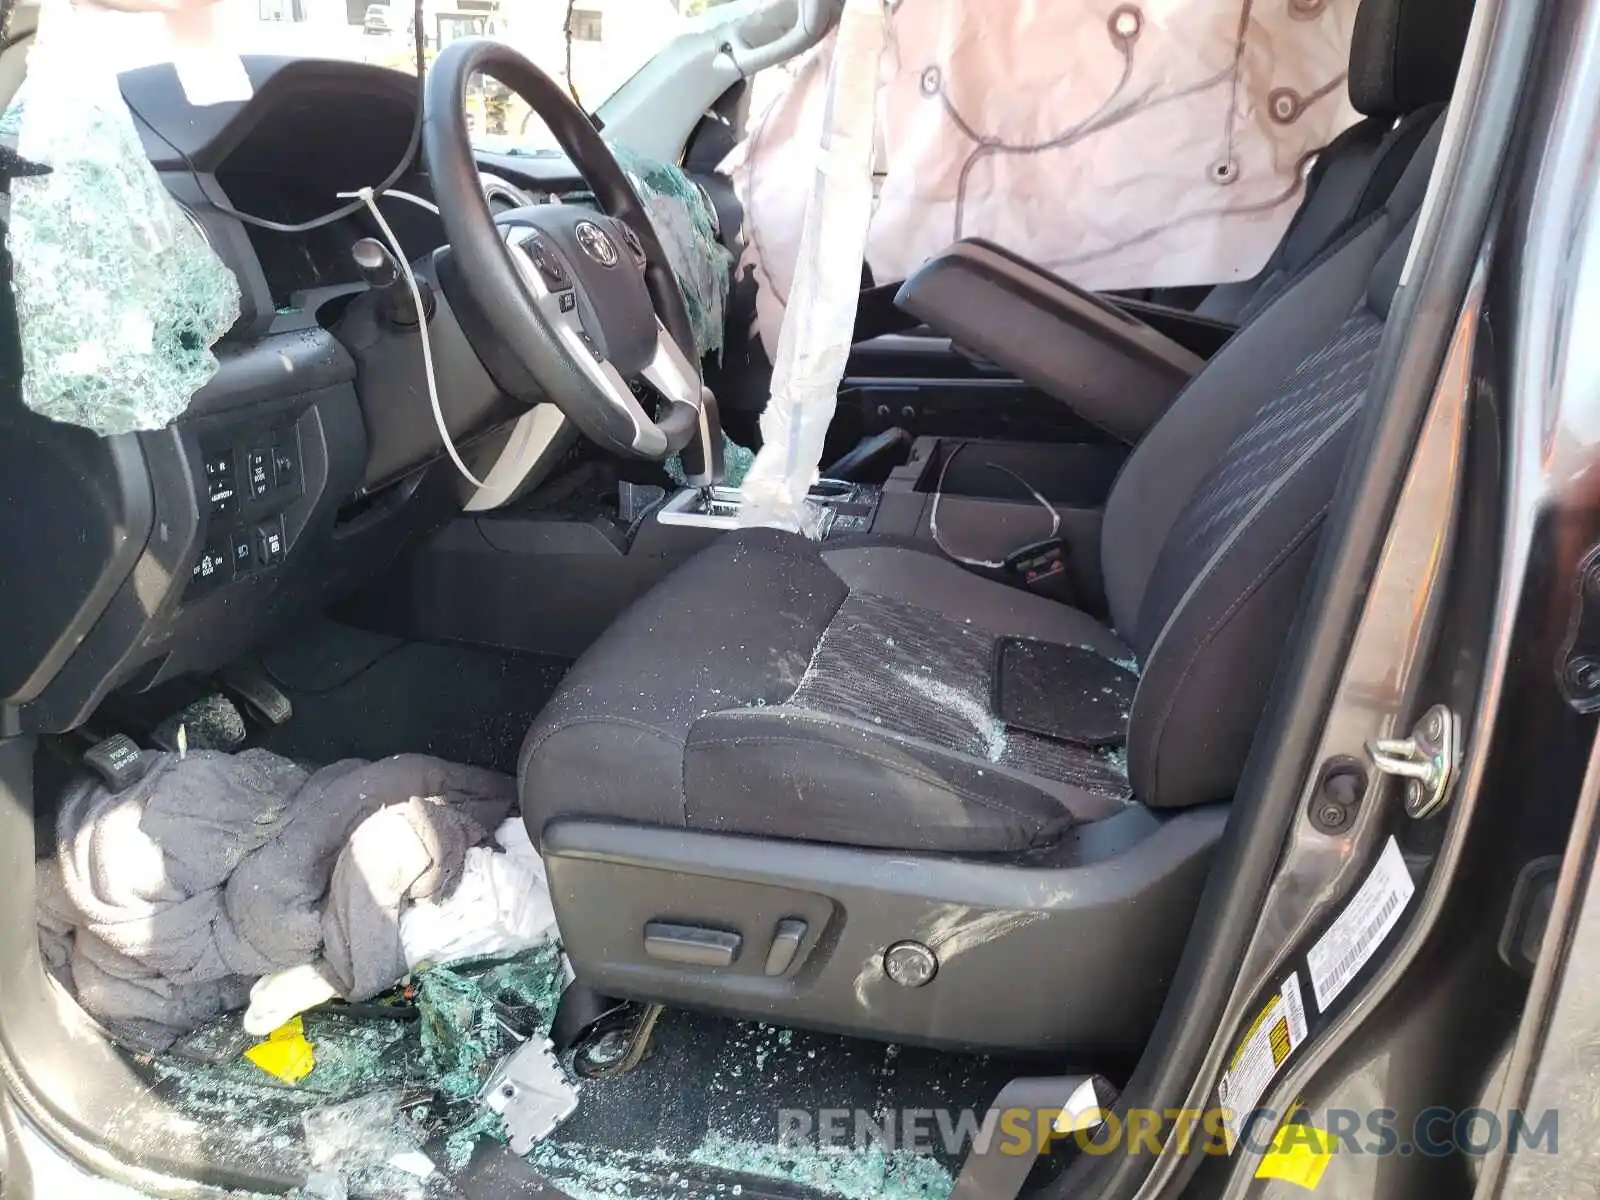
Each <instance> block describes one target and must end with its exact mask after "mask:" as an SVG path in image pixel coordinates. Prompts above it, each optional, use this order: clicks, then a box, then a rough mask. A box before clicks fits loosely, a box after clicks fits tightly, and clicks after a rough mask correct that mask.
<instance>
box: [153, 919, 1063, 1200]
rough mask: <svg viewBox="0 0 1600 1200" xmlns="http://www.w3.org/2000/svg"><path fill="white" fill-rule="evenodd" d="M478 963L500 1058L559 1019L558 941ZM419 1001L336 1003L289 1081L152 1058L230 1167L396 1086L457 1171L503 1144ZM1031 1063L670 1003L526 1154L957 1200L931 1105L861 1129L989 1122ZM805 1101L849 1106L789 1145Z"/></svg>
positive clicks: (588, 1171) (699, 1182)
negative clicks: (441, 1048)
mask: <svg viewBox="0 0 1600 1200" xmlns="http://www.w3.org/2000/svg"><path fill="white" fill-rule="evenodd" d="M435 970H441V971H447V969H440V968H436V969H435ZM474 970H477V971H481V974H476V975H472V972H471V971H463V974H467V975H472V977H473V978H475V979H477V980H479V981H481V983H482V988H483V994H484V995H488V996H493V997H495V998H497V999H498V1000H499V1001H500V1003H501V1005H503V1006H504V1005H509V1008H507V1007H500V1008H498V1009H497V1011H496V1012H492V1013H485V1014H484V1015H483V1017H482V1018H481V1019H477V1018H472V1017H469V1018H468V1021H467V1024H468V1025H470V1026H471V1027H472V1028H473V1030H474V1032H473V1035H472V1036H473V1038H475V1039H479V1044H481V1045H482V1046H484V1047H486V1048H487V1049H488V1050H489V1051H490V1058H491V1061H490V1065H491V1066H492V1061H493V1059H495V1058H497V1057H498V1055H499V1054H501V1053H504V1052H505V1051H506V1050H507V1049H508V1048H509V1047H510V1046H512V1045H514V1044H515V1043H514V1042H508V1041H506V1040H505V1039H504V1038H502V1037H501V1036H500V1034H499V1032H498V1027H497V1022H498V1021H499V1020H500V1017H501V1015H503V1014H505V1013H507V1012H513V1013H515V1012H517V1011H518V1010H519V1009H526V1010H528V1011H530V1012H536V1013H537V1015H536V1016H533V1017H531V1018H529V1019H528V1022H527V1025H528V1028H529V1029H531V1030H533V1031H535V1032H539V1031H542V1030H547V1029H548V1027H549V1022H550V1020H551V1019H552V1018H553V1016H554V1008H555V1003H556V1000H557V998H558V996H559V983H560V976H559V974H558V972H559V970H560V968H559V965H558V959H557V956H556V955H555V954H554V953H553V947H552V946H550V945H548V944H547V945H546V946H545V947H542V948H540V949H538V950H535V951H533V952H531V953H530V954H527V955H522V956H518V957H517V958H515V959H512V960H509V961H508V962H504V963H500V964H496V965H488V966H486V967H483V968H476V969H474ZM450 975H451V980H452V982H455V979H456V975H455V973H453V972H452V973H450ZM421 978H422V979H424V980H426V979H427V978H428V976H427V974H426V973H425V974H424V976H422V977H421ZM439 990H440V991H447V990H448V989H439ZM424 991H429V992H430V994H431V991H432V989H429V988H427V987H426V986H425V985H424V984H422V983H420V982H419V984H418V986H417V989H416V993H417V994H418V995H420V994H422V993H423V992H424ZM423 1012H424V1016H423V1020H422V1021H420V1022H419V1021H412V1022H409V1023H402V1022H396V1021H383V1020H371V1019H367V1020H350V1019H348V1018H346V1017H344V1016H340V1015H338V1013H337V1012H336V1011H329V1010H324V1011H319V1012H313V1013H311V1014H308V1015H307V1016H306V1018H305V1031H306V1036H307V1037H308V1038H309V1039H310V1041H311V1042H312V1045H313V1046H314V1047H315V1051H316V1057H317V1064H316V1067H315V1069H314V1070H313V1071H312V1072H311V1074H310V1075H309V1076H307V1077H306V1078H305V1079H304V1080H303V1081H301V1082H300V1083H299V1084H298V1085H295V1086H292V1087H290V1086H285V1085H282V1084H279V1083H278V1082H277V1081H275V1080H273V1079H271V1078H270V1077H268V1076H267V1075H265V1074H263V1073H262V1072H260V1071H258V1070H257V1069H256V1068H254V1067H253V1066H252V1065H251V1064H249V1063H248V1062H245V1061H242V1060H240V1059H238V1058H237V1057H236V1056H235V1057H232V1058H231V1061H228V1062H226V1063H224V1064H222V1065H218V1066H203V1065H199V1064H197V1063H193V1062H185V1061H180V1060H177V1059H175V1058H173V1057H172V1056H170V1055H168V1056H162V1057H161V1058H157V1059H146V1060H143V1061H145V1063H146V1065H147V1068H148V1070H149V1072H150V1079H151V1083H152V1087H153V1090H154V1091H155V1093H156V1094H157V1095H159V1096H161V1097H162V1098H163V1099H165V1100H166V1101H167V1102H168V1103H171V1104H173V1105H175V1106H177V1107H178V1108H179V1109H180V1111H182V1112H183V1113H184V1114H185V1115H186V1116H189V1117H190V1118H192V1119H193V1120H194V1122H195V1124H196V1126H197V1127H198V1130H199V1131H201V1133H200V1136H202V1138H203V1140H204V1142H205V1144H206V1146H207V1149H208V1153H209V1154H210V1155H214V1156H216V1157H218V1158H219V1159H220V1160H222V1161H226V1160H227V1158H228V1156H229V1154H238V1153H245V1152H247V1150H248V1147H249V1146H251V1145H259V1144H262V1143H266V1144H268V1145H271V1146H274V1147H276V1148H278V1149H279V1150H281V1151H286V1152H289V1153H290V1154H293V1152H294V1150H295V1149H296V1147H297V1146H298V1144H299V1141H300V1139H301V1137H302V1127H301V1117H302V1114H303V1113H305V1112H306V1111H307V1110H310V1109H315V1108H319V1107H320V1106H324V1105H327V1104H330V1103H335V1102H338V1101H341V1100H344V1099H347V1098H349V1097H353V1096H360V1095H367V1094H372V1093H375V1092H380V1091H384V1090H386V1089H387V1090H392V1091H395V1092H397V1093H399V1094H401V1095H402V1096H404V1097H405V1100H404V1106H405V1107H406V1108H407V1110H408V1111H409V1112H410V1113H411V1119H415V1120H416V1122H417V1126H416V1129H415V1132H414V1135H413V1139H412V1140H413V1141H414V1142H416V1143H418V1144H425V1145H427V1146H428V1148H429V1150H430V1153H431V1154H433V1156H434V1158H435V1161H437V1162H439V1163H440V1165H441V1166H443V1167H445V1168H446V1170H447V1171H448V1173H449V1174H450V1175H451V1176H453V1177H456V1178H461V1175H462V1172H464V1171H470V1169H471V1168H472V1167H475V1166H477V1165H478V1164H479V1163H480V1162H481V1161H483V1160H485V1159H486V1158H491V1157H492V1156H493V1152H494V1149H495V1144H494V1143H493V1142H487V1143H485V1142H484V1141H482V1140H480V1139H479V1136H478V1135H479V1133H480V1131H482V1130H483V1129H485V1128H487V1125H486V1124H485V1123H482V1122H475V1121H474V1120H473V1119H472V1118H473V1114H474V1113H475V1111H476V1110H475V1107H474V1106H473V1105H472V1104H471V1103H466V1104H465V1105H463V1103H462V1102H461V1100H462V1097H464V1096H470V1095H471V1094H472V1090H473V1089H472V1086H471V1085H470V1084H469V1085H467V1086H452V1087H442V1088H440V1087H439V1085H440V1078H439V1077H438V1069H437V1067H438V1064H437V1063H436V1062H435V1063H430V1060H429V1054H430V1050H429V1048H428V1045H427V1044H425V1042H424V1041H423V1026H424V1025H425V1024H426V1023H427V1021H428V1020H429V1017H428V1015H427V1014H428V1009H427V1008H426V1006H424V1010H423ZM474 1020H475V1021H476V1023H475V1024H473V1021H474ZM236 1053H237V1052H236V1051H235V1052H234V1054H235V1055H236ZM481 1057H482V1055H481V1054H480V1055H479V1058H480V1059H481ZM1026 1069H1027V1068H1024V1067H1023V1066H1021V1065H1019V1064H1016V1063H1007V1062H1003V1061H1001V1060H998V1059H991V1058H977V1057H967V1056H962V1055H955V1054H941V1053H938V1052H935V1051H931V1050H923V1049H918V1048H914V1047H898V1046H890V1045H883V1044H879V1043H873V1042H863V1041H857V1040H853V1039H850V1038H843V1037H837V1036H832V1035H827V1034H815V1033H805V1032H801V1031H790V1030H783V1029H778V1028H775V1027H773V1026H770V1025H764V1024H759V1023H753V1022H739V1021H732V1020H725V1019H720V1018H716V1017H710V1016H705V1015H702V1014H696V1013H689V1012H682V1011H675V1010H669V1011H668V1012H666V1013H664V1014H663V1015H662V1017H661V1019H660V1021H659V1022H658V1023H657V1025H656V1029H655V1035H654V1037H653V1039H652V1042H651V1047H650V1053H649V1055H648V1057H646V1059H645V1060H644V1062H643V1063H642V1064H641V1065H640V1066H639V1067H638V1068H637V1069H635V1070H634V1071H633V1072H631V1073H630V1074H628V1075H625V1076H623V1077H621V1078H619V1079H615V1080H610V1081H597V1080H582V1081H579V1083H578V1088H579V1103H578V1109H577V1111H576V1112H575V1113H574V1114H573V1116H572V1117H571V1118H570V1119H569V1120H568V1121H567V1122H566V1123H565V1124H563V1125H562V1126H560V1127H559V1128H558V1129H557V1130H556V1131H555V1132H554V1133H553V1134H552V1135H551V1136H550V1137H549V1138H547V1139H546V1140H545V1141H544V1142H541V1143H540V1144H539V1145H537V1146H535V1147H534V1150H533V1152H532V1153H531V1154H530V1155H529V1156H528V1158H527V1160H526V1161H527V1163H528V1164H529V1165H531V1166H532V1167H533V1169H534V1170H535V1171H536V1172H538V1174H539V1175H540V1176H543V1177H544V1178H546V1179H548V1180H549V1181H550V1182H551V1183H553V1184H555V1185H556V1186H557V1187H560V1188H561V1189H563V1191H565V1192H566V1193H567V1194H568V1195H570V1196H571V1197H573V1198H574V1200H600V1198H605V1200H704V1198H710V1197H718V1198H724V1197H729V1196H740V1197H747V1198H749V1200H757V1198H761V1197H767V1198H771V1200H799V1198H815V1197H836V1198H841V1200H874V1198H880V1197H881V1198H883V1200H945V1198H946V1197H948V1195H949V1193H950V1189H951V1186H952V1181H953V1177H954V1174H955V1173H956V1171H958V1170H959V1164H960V1160H961V1158H962V1154H963V1147H962V1145H960V1144H959V1139H955V1140H954V1141H953V1142H952V1144H950V1145H944V1144H941V1141H942V1139H941V1137H940V1134H939V1132H938V1128H937V1125H936V1124H935V1122H933V1121H932V1120H931V1119H930V1117H931V1114H929V1115H927V1116H924V1118H923V1121H924V1128H925V1129H927V1130H928V1131H929V1132H930V1133H931V1134H932V1136H931V1138H925V1139H924V1141H925V1142H926V1143H927V1144H926V1147H925V1150H924V1152H920V1153H919V1152H913V1151H912V1150H910V1149H905V1148H899V1149H893V1148H885V1147H884V1146H882V1145H879V1144H874V1143H873V1141H872V1139H870V1138H868V1139H867V1140H866V1141H861V1140H858V1139H857V1137H856V1136H855V1134H856V1131H857V1126H858V1122H859V1121H861V1120H865V1121H867V1122H869V1123H872V1124H874V1125H877V1126H882V1124H883V1122H884V1121H885V1120H889V1121H891V1122H892V1121H893V1120H894V1117H893V1116H891V1114H898V1113H901V1112H904V1111H908V1110H924V1112H926V1110H934V1109H937V1110H941V1111H943V1112H945V1113H947V1114H950V1115H951V1116H955V1115H956V1114H959V1113H961V1112H962V1111H963V1110H967V1111H970V1112H972V1113H973V1119H974V1120H981V1119H982V1116H983V1112H984V1109H985V1106H986V1105H987V1103H988V1102H989V1100H990V1099H992V1098H993V1097H994V1096H995V1095H996V1094H997V1093H998V1091H999V1089H1000V1088H1001V1087H1002V1086H1003V1085H1004V1084H1005V1083H1006V1082H1007V1081H1008V1080H1009V1079H1011V1078H1012V1077H1014V1076H1015V1075H1016V1074H1018V1073H1021V1072H1023V1071H1025V1070H1026ZM1037 1069H1038V1067H1037V1065H1035V1066H1034V1068H1033V1070H1035V1071H1036V1070H1037ZM450 1078H451V1077H450V1076H445V1079H446V1081H448V1080H449V1079H450ZM434 1088H439V1090H440V1092H441V1093H444V1094H446V1095H449V1094H454V1095H455V1096H456V1101H455V1102H454V1103H450V1104H447V1105H446V1106H445V1107H444V1108H440V1107H439V1104H440V1102H439V1101H438V1100H435V1101H434V1102H433V1104H434V1107H433V1109H432V1115H431V1116H428V1115H425V1113H426V1112H427V1105H428V1100H427V1097H428V1096H429V1095H430V1093H431V1092H432V1091H433V1089H434ZM799 1112H805V1113H807V1114H810V1115H811V1116H813V1117H816V1116H818V1115H819V1114H824V1113H828V1112H837V1113H842V1114H845V1115H844V1116H843V1117H842V1120H843V1121H844V1124H845V1127H846V1129H847V1132H846V1133H844V1134H843V1135H842V1140H841V1141H834V1142H832V1143H831V1146H830V1145H823V1144H819V1142H818V1140H817V1139H816V1138H814V1137H813V1138H797V1137H793V1136H791V1137H790V1138H789V1139H788V1140H787V1141H785V1140H784V1139H783V1137H782V1135H783V1134H784V1132H785V1130H786V1129H788V1130H789V1131H790V1132H791V1134H792V1131H793V1130H794V1128H795V1122H796V1120H797V1116H796V1114H797V1113H799ZM858 1113H859V1114H861V1116H860V1117H857V1116H856V1114H858ZM786 1114H787V1115H786ZM890 1129H891V1131H892V1130H893V1125H891V1126H890ZM890 1136H891V1138H893V1137H895V1134H894V1133H893V1132H891V1134H890ZM485 1145H487V1146H488V1149H489V1151H490V1153H489V1154H486V1153H485V1150H484V1147H485ZM475 1146H477V1147H478V1153H477V1157H476V1158H474V1156H473V1150H474V1147H475ZM350 1182H351V1184H352V1188H351V1194H352V1195H353V1196H359V1195H386V1196H390V1195H392V1196H408V1197H413V1198H415V1200H422V1198H424V1197H431V1196H434V1195H438V1194H440V1186H441V1184H442V1183H443V1180H441V1179H438V1178H435V1179H433V1180H431V1181H423V1180H419V1179H416V1178H414V1177H408V1176H407V1175H406V1174H405V1173H404V1172H400V1171H396V1170H393V1169H388V1168H386V1167H384V1166H383V1165H382V1164H378V1169H377V1171H376V1173H373V1172H370V1171H369V1172H368V1173H367V1174H366V1175H365V1176H358V1177H357V1178H353V1179H352V1180H351V1181H350Z"/></svg>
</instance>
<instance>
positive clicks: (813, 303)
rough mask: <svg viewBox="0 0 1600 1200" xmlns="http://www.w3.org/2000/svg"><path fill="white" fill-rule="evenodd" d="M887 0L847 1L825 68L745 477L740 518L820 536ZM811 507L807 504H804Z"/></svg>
mask: <svg viewBox="0 0 1600 1200" xmlns="http://www.w3.org/2000/svg"><path fill="white" fill-rule="evenodd" d="M886 27H887V20H886V14H885V11H884V4H883V0H845V5H844V11H843V12H842V13H841V15H840V18H839V29H838V31H837V34H836V38H837V40H836V42H835V52H834V55H833V64H832V69H831V70H830V71H829V73H828V82H827V90H826V97H827V98H826V103H825V105H824V113H823V117H822V129H821V136H820V138H819V139H817V141H816V143H815V144H816V145H817V147H818V149H817V152H816V156H815V158H814V159H813V160H812V161H811V164H810V170H811V173H812V179H811V184H810V186H809V187H808V188H806V189H805V195H806V202H805V216H804V222H803V225H802V227H801V230H800V240H799V251H798V259H797V261H796V264H795V272H794V290H793V293H792V296H791V306H790V309H789V316H788V319H787V320H785V321H784V323H783V329H782V332H781V333H780V335H779V337H778V351H777V355H776V358H775V361H774V363H773V371H772V395H771V398H770V399H769V400H768V401H767V406H766V409H765V410H764V411H763V412H762V414H761V440H762V445H761V450H760V452H759V453H758V454H757V455H756V457H755V462H754V463H752V464H751V466H750V473H749V474H748V475H746V476H745V480H744V487H743V494H744V504H743V506H742V507H741V509H740V513H739V523H740V524H741V525H744V526H752V525H772V526H776V527H778V528H781V529H792V530H799V531H803V532H807V533H810V534H812V535H814V536H815V535H817V534H818V533H819V523H818V520H817V517H818V513H817V510H815V509H814V508H809V506H808V505H807V502H806V493H807V492H808V491H809V490H810V487H811V483H812V481H813V480H814V479H815V477H816V473H817V463H818V461H819V460H820V459H821V457H822V442H823V438H824V437H825V436H826V435H827V432H828V424H829V422H830V421H832V420H833V411H834V405H835V400H836V396H837V393H838V388H839V380H840V379H841V378H843V376H844V367H845V360H846V359H847V358H848V357H849V354H850V342H851V333H852V331H853V330H854V328H855V320H856V302H857V299H858V297H859V295H860V290H861V260H862V254H863V252H864V250H865V247H866V240H867V224H868V222H869V221H870V220H871V218H872V159H873V127H874V122H875V116H876V105H875V102H874V101H875V94H876V92H877V86H878V61H879V59H880V57H881V56H882V54H883V46H884V36H885V30H886ZM808 509H809V511H808Z"/></svg>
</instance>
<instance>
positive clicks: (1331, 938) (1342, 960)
mask: <svg viewBox="0 0 1600 1200" xmlns="http://www.w3.org/2000/svg"><path fill="white" fill-rule="evenodd" d="M1416 890H1417V889H1416V885H1415V884H1413V883H1412V882H1411V872H1409V871H1407V870H1406V863H1405V859H1403V858H1402V857H1401V856H1400V845H1399V843H1398V842H1396V841H1395V840H1394V836H1393V835H1392V834H1391V835H1390V837H1389V841H1388V843H1387V844H1385V846H1384V848H1383V853H1382V854H1380V855H1378V861H1377V863H1376V865H1374V866H1373V868H1372V874H1370V875H1368V876H1367V879H1366V882H1365V883H1363V884H1362V885H1361V887H1360V888H1359V889H1357V891H1356V894H1355V895H1354V896H1352V897H1351V898H1350V903H1349V904H1347V905H1346V906H1345V910H1344V912H1342V913H1340V914H1339V917H1338V919H1337V920H1335V921H1334V923H1333V924H1332V925H1331V926H1329V928H1328V932H1327V933H1325V934H1323V935H1322V936H1321V937H1320V938H1318V939H1317V941H1316V944H1315V945H1314V946H1312V947H1311V949H1310V951H1309V952H1307V954H1306V968H1307V970H1308V971H1309V972H1310V975H1311V993H1312V995H1314V996H1315V997H1316V999H1317V1011H1318V1012H1327V1011H1328V1006H1329V1005H1330V1004H1332V1003H1333V1002H1334V1001H1335V1000H1336V999H1338V996H1339V993H1340V992H1342V991H1344V989H1345V987H1346V986H1347V985H1348V984H1349V982H1350V981H1351V980H1352V979H1354V978H1355V977H1356V975H1357V974H1358V973H1359V972H1360V970H1361V968H1362V967H1364V966H1366V965H1367V960H1368V959H1370V958H1371V957H1372V956H1373V955H1374V954H1376V953H1377V951H1378V948H1379V947H1380V946H1381V945H1382V944H1383V939H1384V938H1385V937H1387V936H1388V934H1389V931H1390V930H1391V929H1393V928H1394V927H1395V923H1396V922H1397V921H1399V920H1400V916H1401V914H1402V913H1404V912H1405V907H1406V903H1407V901H1409V900H1410V899H1411V897H1412V895H1413V894H1414V893H1415V892H1416Z"/></svg>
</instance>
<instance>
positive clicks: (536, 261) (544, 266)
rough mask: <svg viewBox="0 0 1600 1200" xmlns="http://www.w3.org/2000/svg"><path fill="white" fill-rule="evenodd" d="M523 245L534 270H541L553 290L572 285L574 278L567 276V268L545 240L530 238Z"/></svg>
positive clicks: (541, 274) (541, 275)
mask: <svg viewBox="0 0 1600 1200" xmlns="http://www.w3.org/2000/svg"><path fill="white" fill-rule="evenodd" d="M523 246H524V248H525V249H526V250H527V251H528V258H529V260H530V261H532V263H533V267H534V270H536V271H538V272H539V275H540V278H542V279H543V280H544V281H545V283H547V284H548V285H549V286H550V288H551V290H559V289H561V288H570V287H571V286H572V280H571V279H570V278H569V277H568V276H567V268H566V267H565V266H563V265H562V263H561V259H560V258H559V257H557V255H556V254H555V253H554V252H553V251H552V250H551V249H550V247H548V246H546V245H545V244H544V242H543V241H541V240H540V239H539V238H529V239H528V240H527V241H526V242H524V243H523ZM563 311H565V310H563Z"/></svg>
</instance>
